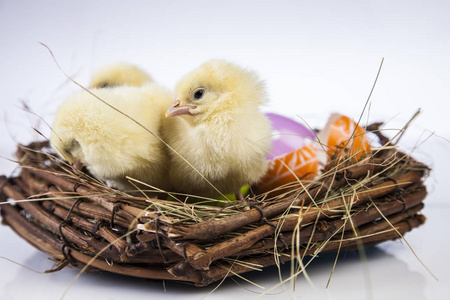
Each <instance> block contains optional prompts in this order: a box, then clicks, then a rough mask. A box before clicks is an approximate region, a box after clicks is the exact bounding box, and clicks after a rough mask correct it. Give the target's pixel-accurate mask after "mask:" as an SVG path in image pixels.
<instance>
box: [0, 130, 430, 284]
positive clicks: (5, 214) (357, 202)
mask: <svg viewBox="0 0 450 300" xmlns="http://www.w3.org/2000/svg"><path fill="white" fill-rule="evenodd" d="M369 127H370V126H369ZM374 132H377V128H375V129H374ZM378 136H379V139H380V141H381V144H382V145H384V146H383V147H380V148H373V149H372V153H370V154H368V155H367V156H365V157H363V158H362V159H360V160H358V161H357V162H350V163H349V162H347V163H342V162H341V161H332V162H331V163H330V164H328V165H327V167H326V168H325V169H324V170H322V175H321V176H320V177H319V178H318V179H315V180H312V181H309V182H305V183H304V187H301V185H299V184H298V183H293V185H292V186H291V187H290V188H286V189H285V190H284V191H283V193H281V194H279V195H278V196H270V195H267V194H260V195H256V196H255V195H252V196H250V197H246V199H244V200H242V201H230V202H229V203H228V204H226V205H211V203H212V202H211V201H209V202H208V201H204V202H202V201H200V200H199V201H195V202H192V203H188V202H186V201H176V200H163V199H156V198H151V197H146V196H145V195H144V194H143V196H130V195H127V194H125V193H122V192H119V191H115V190H112V189H110V188H108V187H107V186H105V185H104V184H102V183H101V182H99V181H97V180H96V179H93V178H91V177H89V176H88V175H86V174H84V173H81V172H79V171H77V170H75V169H73V168H71V167H70V166H68V165H64V164H63V163H61V161H59V160H58V159H56V158H55V156H54V154H53V153H52V151H51V150H50V149H49V146H48V143H47V142H36V143H32V144H30V145H28V146H19V147H18V150H17V157H18V159H19V161H20V166H21V172H20V175H19V176H17V177H13V178H6V177H5V176H2V177H0V189H1V190H0V191H1V193H0V196H1V201H2V202H5V203H2V205H0V209H1V216H2V222H3V224H5V225H9V226H10V227H11V228H12V229H13V230H14V231H15V232H16V233H17V234H18V235H20V236H21V237H22V238H24V239H25V240H27V241H28V242H29V243H30V244H31V245H33V246H34V247H36V248H37V249H39V250H40V251H42V252H44V253H45V254H47V255H49V256H51V257H52V258H53V259H54V260H55V261H56V262H57V266H56V268H55V269H53V270H49V271H48V272H52V271H58V270H60V269H62V268H64V267H66V266H72V267H76V268H84V267H85V268H86V269H85V271H101V270H103V271H108V272H113V273H119V274H124V275H129V276H135V277H142V278H149V279H156V280H174V281H179V282H184V283H190V284H194V285H196V286H206V285H208V284H210V283H213V282H215V281H219V280H221V279H223V278H225V277H228V276H233V275H237V274H241V273H245V272H248V271H252V270H260V269H262V268H264V267H267V266H271V265H275V264H279V263H283V262H285V261H290V260H292V259H296V260H301V259H302V258H304V257H306V256H315V255H317V254H318V253H320V252H339V251H344V250H353V249H358V248H360V247H361V246H362V247H370V246H374V245H376V244H379V243H381V242H384V241H388V240H392V239H397V238H401V237H402V236H403V234H405V233H406V232H408V231H410V230H412V229H413V228H415V227H418V226H420V225H421V224H423V223H424V222H425V217H424V216H423V215H421V214H420V211H421V210H422V208H423V203H422V202H423V200H424V198H425V197H426V194H427V191H426V188H425V186H424V184H423V179H424V178H425V177H426V176H427V175H428V172H429V168H428V167H427V166H426V165H424V164H422V163H420V162H418V161H416V160H414V159H413V158H411V157H410V156H408V155H406V154H404V153H402V152H400V151H399V150H398V149H396V148H395V147H392V146H391V145H390V144H389V141H388V140H387V139H386V138H385V137H383V136H382V135H381V134H380V133H378ZM349 161H351V160H349ZM19 200H26V201H19ZM7 202H9V203H7Z"/></svg>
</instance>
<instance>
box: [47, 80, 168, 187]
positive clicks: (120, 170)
mask: <svg viewBox="0 0 450 300" xmlns="http://www.w3.org/2000/svg"><path fill="white" fill-rule="evenodd" d="M90 91H91V92H92V93H93V94H95V95H96V96H98V97H99V98H101V99H103V100H104V101H105V102H107V103H108V104H110V105H112V106H113V107H115V108H116V109H118V110H120V111H121V112H123V113H125V114H126V115H128V116H129V117H131V118H132V119H134V120H135V121H137V122H139V123H140V124H142V125H143V126H144V127H145V129H144V128H142V127H141V126H139V125H138V124H136V122H134V121H133V120H131V119H130V118H128V117H126V116H124V115H123V114H121V113H119V112H118V111H116V110H115V109H113V108H111V107H109V106H108V105H106V104H105V103H103V102H101V101H100V100H98V99H97V98H96V97H94V96H92V95H91V94H90V93H88V92H87V91H84V90H83V91H80V92H78V93H77V94H75V95H73V96H71V97H69V98H68V99H66V100H65V101H64V102H63V103H62V104H61V105H60V107H59V108H58V111H57V113H56V116H55V120H54V124H53V128H52V130H53V133H52V135H51V145H52V147H53V148H54V149H55V150H56V151H57V153H58V154H59V155H60V156H61V157H62V158H64V159H66V160H67V161H69V162H70V163H74V164H75V163H81V164H82V165H84V166H86V167H87V169H88V170H89V171H90V172H91V173H92V175H94V176H95V177H97V178H99V179H102V180H104V181H106V182H107V183H108V184H109V185H110V186H113V187H115V188H118V189H121V190H128V189H133V188H134V187H133V185H131V184H130V183H129V182H128V180H127V179H126V176H129V177H132V178H135V179H138V180H140V181H143V182H145V183H148V184H150V185H152V186H156V187H158V188H161V189H167V188H168V187H169V184H168V182H167V179H166V176H167V171H168V156H167V150H166V149H165V146H164V144H163V143H162V142H161V141H160V140H159V139H158V138H157V137H155V136H154V135H152V134H151V133H149V132H148V131H150V132H152V133H154V134H156V135H158V136H159V134H160V126H161V121H162V118H164V111H165V109H166V108H167V106H168V105H170V102H171V97H170V93H169V91H167V90H166V89H164V88H162V87H160V86H158V85H156V84H148V85H145V86H143V87H132V86H119V87H114V88H107V89H91V90H90ZM147 130H148V131H147Z"/></svg>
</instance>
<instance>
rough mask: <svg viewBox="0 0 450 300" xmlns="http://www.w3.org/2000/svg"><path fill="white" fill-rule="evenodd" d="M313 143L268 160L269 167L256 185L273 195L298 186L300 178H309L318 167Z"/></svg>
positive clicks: (262, 190)
mask: <svg viewBox="0 0 450 300" xmlns="http://www.w3.org/2000/svg"><path fill="white" fill-rule="evenodd" d="M316 152H317V150H316V148H315V146H314V145H306V146H303V147H301V148H298V149H296V150H294V151H291V152H289V153H287V154H284V155H281V156H277V157H275V158H273V159H272V160H270V161H269V168H268V170H267V173H266V174H265V175H264V177H263V178H262V180H261V181H260V182H259V183H258V185H257V187H258V189H259V190H260V191H261V192H270V195H271V196H275V195H278V194H281V193H283V192H286V191H288V190H291V189H293V188H296V187H300V186H301V184H300V182H299V181H300V180H306V179H311V178H313V177H314V176H315V173H316V172H317V171H318V168H319V161H318V159H317V155H316Z"/></svg>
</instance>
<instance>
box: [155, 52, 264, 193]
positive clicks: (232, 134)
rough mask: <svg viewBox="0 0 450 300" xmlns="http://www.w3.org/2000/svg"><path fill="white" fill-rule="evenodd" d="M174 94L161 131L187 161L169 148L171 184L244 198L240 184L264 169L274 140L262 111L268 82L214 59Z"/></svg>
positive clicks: (188, 77) (181, 83)
mask: <svg viewBox="0 0 450 300" xmlns="http://www.w3.org/2000/svg"><path fill="white" fill-rule="evenodd" d="M174 95H175V100H174V101H173V103H172V106H171V107H170V108H169V109H168V110H167V112H166V117H169V118H168V119H167V121H166V122H165V125H164V131H163V136H164V138H165V140H166V142H167V143H168V144H169V145H170V146H171V147H172V148H173V149H174V150H175V151H177V152H178V153H179V154H180V155H181V156H182V157H183V158H184V159H186V160H187V161H188V162H189V163H186V162H185V160H184V159H182V158H181V157H180V156H179V155H177V154H175V153H174V152H172V153H171V165H170V170H169V178H170V181H171V184H172V186H173V187H175V188H176V189H177V190H178V191H180V192H184V193H189V194H194V195H199V196H205V197H215V196H218V195H220V194H228V193H235V194H236V196H237V197H238V198H240V199H242V194H241V193H240V188H241V187H242V186H243V185H244V184H253V183H255V182H257V181H258V180H259V179H260V178H261V177H262V176H263V175H264V174H265V172H266V169H267V160H266V156H267V154H268V152H269V151H270V149H271V145H272V140H271V126H270V121H269V120H268V119H267V118H266V117H265V115H264V114H263V113H261V112H260V110H259V108H260V106H261V105H262V104H264V103H265V102H266V100H267V97H266V93H265V85H264V83H263V82H262V81H261V80H259V79H258V77H257V76H256V74H255V73H253V72H251V71H248V70H245V69H243V68H241V67H239V66H236V65H234V64H232V63H229V62H226V61H222V60H211V61H208V62H206V63H204V64H203V65H201V66H200V67H198V68H197V69H195V70H194V71H192V72H191V73H189V74H188V75H186V76H185V77H184V78H182V79H181V80H180V81H179V83H178V84H177V86H176V88H175V90H174ZM194 168H195V169H194ZM199 173H201V174H202V175H203V176H204V177H202V176H201V175H200V174H199ZM205 178H206V180H205ZM208 181H209V182H208Z"/></svg>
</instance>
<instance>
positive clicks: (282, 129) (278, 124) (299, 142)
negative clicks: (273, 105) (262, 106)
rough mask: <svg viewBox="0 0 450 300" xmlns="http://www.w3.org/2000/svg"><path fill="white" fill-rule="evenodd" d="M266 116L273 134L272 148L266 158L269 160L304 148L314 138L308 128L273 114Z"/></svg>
mask: <svg viewBox="0 0 450 300" xmlns="http://www.w3.org/2000/svg"><path fill="white" fill-rule="evenodd" d="M266 116H267V117H268V118H269V120H270V121H271V122H272V133H273V147H272V150H271V151H270V153H269V155H268V156H267V158H268V159H269V160H271V159H273V158H274V157H277V156H280V155H283V154H286V153H290V152H292V151H294V150H296V149H298V148H301V147H303V146H306V145H308V144H309V141H310V140H313V139H315V138H316V136H315V135H314V133H313V132H312V131H311V130H310V129H309V128H307V127H305V126H303V125H302V124H300V123H298V122H296V121H294V120H292V119H289V118H286V117H284V116H281V115H278V114H274V113H266Z"/></svg>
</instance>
